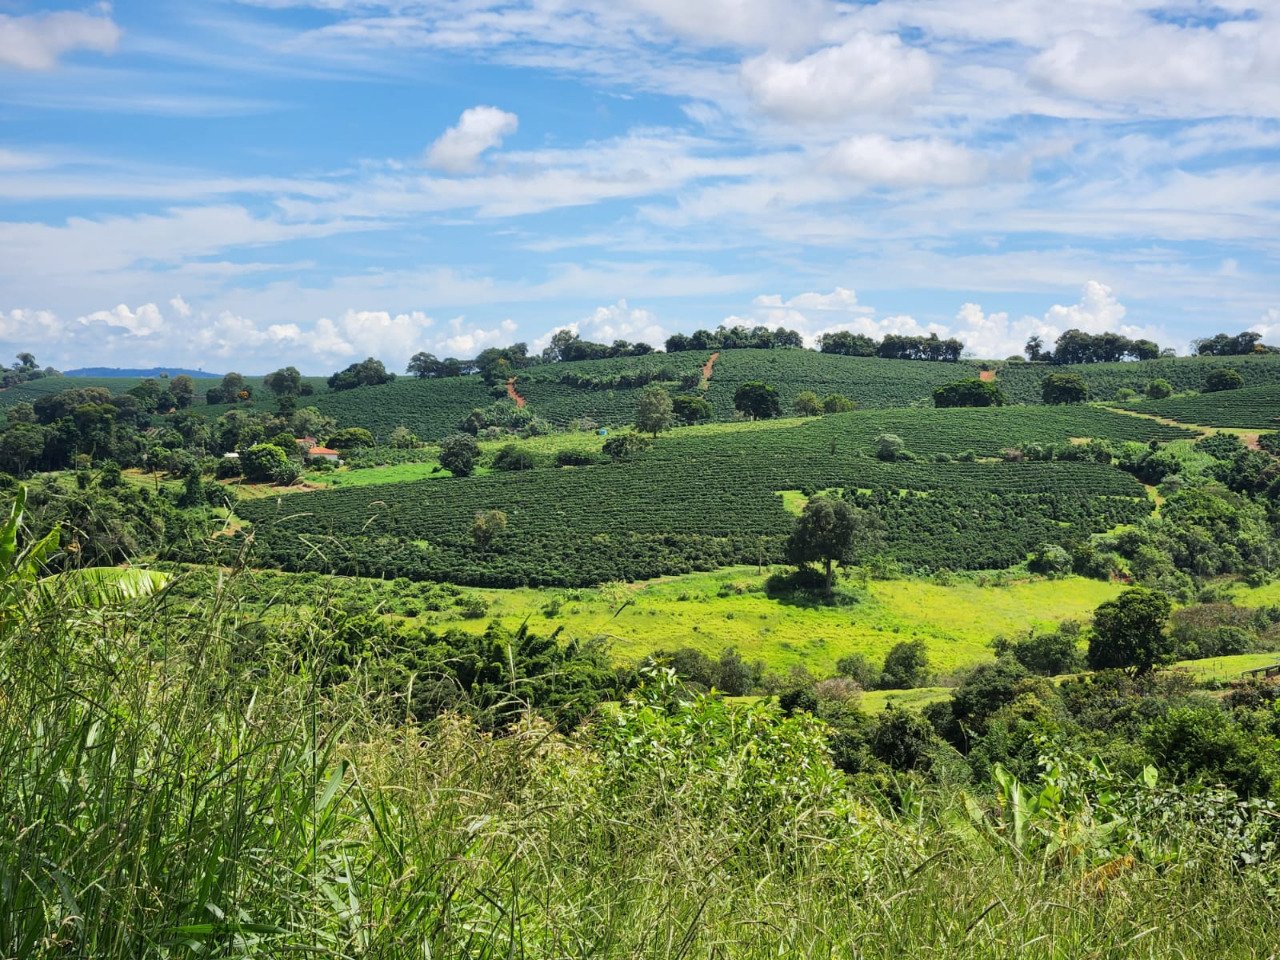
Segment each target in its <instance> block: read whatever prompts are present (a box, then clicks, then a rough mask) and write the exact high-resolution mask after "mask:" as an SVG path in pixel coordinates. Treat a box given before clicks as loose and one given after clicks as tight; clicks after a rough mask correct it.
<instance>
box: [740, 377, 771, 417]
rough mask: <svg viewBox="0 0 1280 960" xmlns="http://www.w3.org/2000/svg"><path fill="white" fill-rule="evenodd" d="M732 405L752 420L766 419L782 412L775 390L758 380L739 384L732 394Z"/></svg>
mask: <svg viewBox="0 0 1280 960" xmlns="http://www.w3.org/2000/svg"><path fill="white" fill-rule="evenodd" d="M733 405H734V407H735V408H736V409H738V410H740V411H742V413H744V414H746V415H747V416H748V417H750V418H751V419H752V420H768V419H770V418H772V417H776V416H777V415H778V414H779V413H781V412H782V401H781V400H779V399H778V393H777V391H776V390H774V389H773V387H771V386H769V385H768V384H765V383H761V382H760V381H759V380H748V381H747V382H746V383H743V384H739V385H738V389H737V390H736V391H734V394H733Z"/></svg>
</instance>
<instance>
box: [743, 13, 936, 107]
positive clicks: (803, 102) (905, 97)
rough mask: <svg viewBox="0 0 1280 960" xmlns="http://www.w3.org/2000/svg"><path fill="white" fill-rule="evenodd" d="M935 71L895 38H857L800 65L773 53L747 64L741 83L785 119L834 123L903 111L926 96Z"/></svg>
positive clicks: (925, 55) (924, 56)
mask: <svg viewBox="0 0 1280 960" xmlns="http://www.w3.org/2000/svg"><path fill="white" fill-rule="evenodd" d="M936 72H937V71H936V67H935V65H934V63H933V61H932V59H931V58H930V56H929V54H928V53H926V52H925V51H924V50H919V49H915V48H912V47H908V46H905V45H904V44H903V43H902V41H901V40H899V39H898V37H897V36H895V35H893V34H871V33H858V34H857V35H855V36H854V37H852V38H851V39H849V40H848V41H846V42H845V43H843V44H842V45H840V46H837V47H826V48H824V49H822V50H819V51H818V52H817V53H812V54H810V55H809V56H807V57H804V58H803V59H801V60H796V61H789V60H785V59H783V58H781V57H778V56H777V55H775V54H772V53H766V54H764V55H762V56H759V57H756V58H754V59H752V60H748V61H746V62H745V63H743V65H742V83H743V86H744V87H745V89H746V91H747V95H748V96H749V97H750V98H751V100H752V101H753V102H754V103H755V105H756V106H757V107H758V108H759V109H761V110H762V111H764V112H765V113H767V114H770V115H771V116H774V117H778V118H780V119H783V120H789V121H796V122H806V121H821V120H834V119H837V118H840V117H846V116H849V115H851V114H859V113H874V112H879V111H884V110H889V109H892V108H895V107H899V106H901V105H903V104H905V103H908V102H910V101H913V100H918V99H920V98H921V97H923V96H924V95H926V94H927V93H928V92H929V91H930V90H931V89H932V87H933V81H934V76H935V74H936Z"/></svg>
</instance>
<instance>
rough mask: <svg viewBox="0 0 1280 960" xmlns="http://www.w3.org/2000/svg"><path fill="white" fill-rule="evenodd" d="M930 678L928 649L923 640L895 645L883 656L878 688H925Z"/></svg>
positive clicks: (907, 641)
mask: <svg viewBox="0 0 1280 960" xmlns="http://www.w3.org/2000/svg"><path fill="white" fill-rule="evenodd" d="M931 676H932V668H931V667H930V665H929V648H928V647H927V646H926V645H925V643H924V641H923V640H904V641H903V642H902V643H896V644H894V645H893V647H892V648H891V649H890V650H889V652H888V653H886V654H885V656H884V667H883V668H882V669H881V671H880V687H881V689H884V690H910V689H912V688H913V687H926V686H928V685H929V678H930V677H931Z"/></svg>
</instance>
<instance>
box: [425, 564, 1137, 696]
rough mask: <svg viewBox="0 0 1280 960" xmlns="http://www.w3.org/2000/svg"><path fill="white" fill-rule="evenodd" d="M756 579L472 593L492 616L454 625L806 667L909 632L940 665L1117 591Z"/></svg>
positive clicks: (626, 654)
mask: <svg viewBox="0 0 1280 960" xmlns="http://www.w3.org/2000/svg"><path fill="white" fill-rule="evenodd" d="M766 575H767V572H766ZM764 579H765V575H762V574H761V573H760V572H759V571H758V570H757V568H755V567H734V568H729V569H726V570H721V571H717V572H715V573H699V574H690V575H688V576H682V577H673V578H666V579H662V580H657V581H651V582H648V583H638V584H619V585H611V586H607V587H605V588H602V589H594V590H554V589H547V590H533V589H515V590H479V591H472V592H478V593H481V594H482V595H483V596H484V597H485V598H486V599H487V600H488V601H489V604H490V607H489V615H488V617H487V618H485V619H481V620H471V621H465V620H460V621H459V622H458V625H462V626H464V627H465V628H467V629H474V630H483V629H484V628H485V626H486V625H487V623H488V621H489V620H490V619H497V620H500V621H501V622H502V623H504V624H505V625H506V626H509V627H512V628H515V627H518V626H519V625H520V624H521V623H523V622H524V621H525V620H526V619H527V620H528V622H529V627H530V629H531V630H533V631H535V632H538V633H545V632H550V631H552V630H554V629H556V628H557V627H563V628H564V632H565V634H567V635H568V636H571V637H578V638H588V637H597V636H605V637H608V638H609V639H610V641H611V642H612V649H613V654H614V657H615V658H616V659H617V660H619V661H634V660H637V659H639V658H641V657H643V656H645V655H646V654H648V653H650V652H652V651H653V650H656V649H668V650H671V649H675V648H677V647H694V648H697V649H699V650H702V651H704V652H706V653H707V654H709V655H712V656H715V655H718V654H719V653H720V651H721V650H723V649H724V648H725V647H728V646H734V647H737V648H738V650H739V652H741V654H742V655H743V656H744V657H746V658H747V659H748V660H756V659H759V660H763V661H764V662H765V663H766V664H767V665H768V666H769V667H770V668H773V669H778V670H786V669H789V668H790V667H792V666H796V665H804V666H807V667H808V668H809V669H810V670H812V671H814V672H815V673H829V672H831V671H833V670H834V669H835V664H836V661H837V660H839V659H840V658H841V657H843V656H846V655H848V654H850V653H863V654H866V655H867V656H868V657H871V658H872V659H881V658H883V656H884V655H885V653H887V652H888V650H889V649H890V648H891V647H892V646H893V645H894V644H896V643H900V642H902V641H904V640H917V639H918V640H924V641H925V643H926V644H927V645H928V647H929V655H930V658H931V659H932V661H933V663H934V667H935V669H937V670H939V671H941V672H943V673H946V672H950V671H953V670H956V669H958V668H960V667H966V666H970V665H972V664H974V663H978V662H981V661H983V660H987V659H990V658H991V656H992V654H991V650H990V647H989V643H990V641H991V638H992V637H994V636H996V635H997V634H1007V635H1011V634H1017V633H1023V632H1025V631H1027V630H1031V629H1034V628H1044V627H1051V626H1053V625H1055V624H1057V623H1058V622H1060V621H1062V620H1066V619H1077V620H1084V619H1087V618H1088V617H1089V615H1090V614H1091V613H1092V612H1093V609H1094V608H1095V607H1096V606H1097V605H1098V604H1099V603H1102V602H1103V601H1104V600H1108V599H1110V598H1111V597H1114V596H1116V595H1117V594H1118V593H1119V592H1120V589H1121V588H1120V586H1119V585H1115V584H1110V583H1103V582H1100V581H1095V580H1085V579H1082V578H1078V577H1068V578H1066V579H1063V580H1052V581H1051V580H1027V581H1021V582H1014V583H1011V584H1009V585H1007V586H994V585H993V586H978V585H977V584H976V583H968V582H961V583H955V584H952V585H949V586H939V585H936V584H932V583H926V582H922V581H915V580H891V581H884V582H880V581H872V582H871V583H870V584H869V585H868V587H867V588H866V590H865V591H863V590H856V591H855V592H856V593H857V595H858V598H859V599H858V600H857V602H856V603H853V604H850V605H848V606H839V607H827V606H800V605H794V604H790V603H787V602H783V601H778V600H771V599H769V598H768V597H766V596H765V595H764V592H763V585H764ZM557 606H558V609H555V608H556V607H557ZM450 625H451V626H452V625H454V624H452V623H451V624H450Z"/></svg>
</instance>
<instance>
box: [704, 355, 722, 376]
mask: <svg viewBox="0 0 1280 960" xmlns="http://www.w3.org/2000/svg"><path fill="white" fill-rule="evenodd" d="M719 357H720V354H719V353H713V354H712V355H711V358H710V359H709V360H707V362H706V363H705V364H703V366H702V379H703V380H704V381H707V380H710V379H711V368H712V367H714V366H715V365H716V360H717V359H718V358H719Z"/></svg>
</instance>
